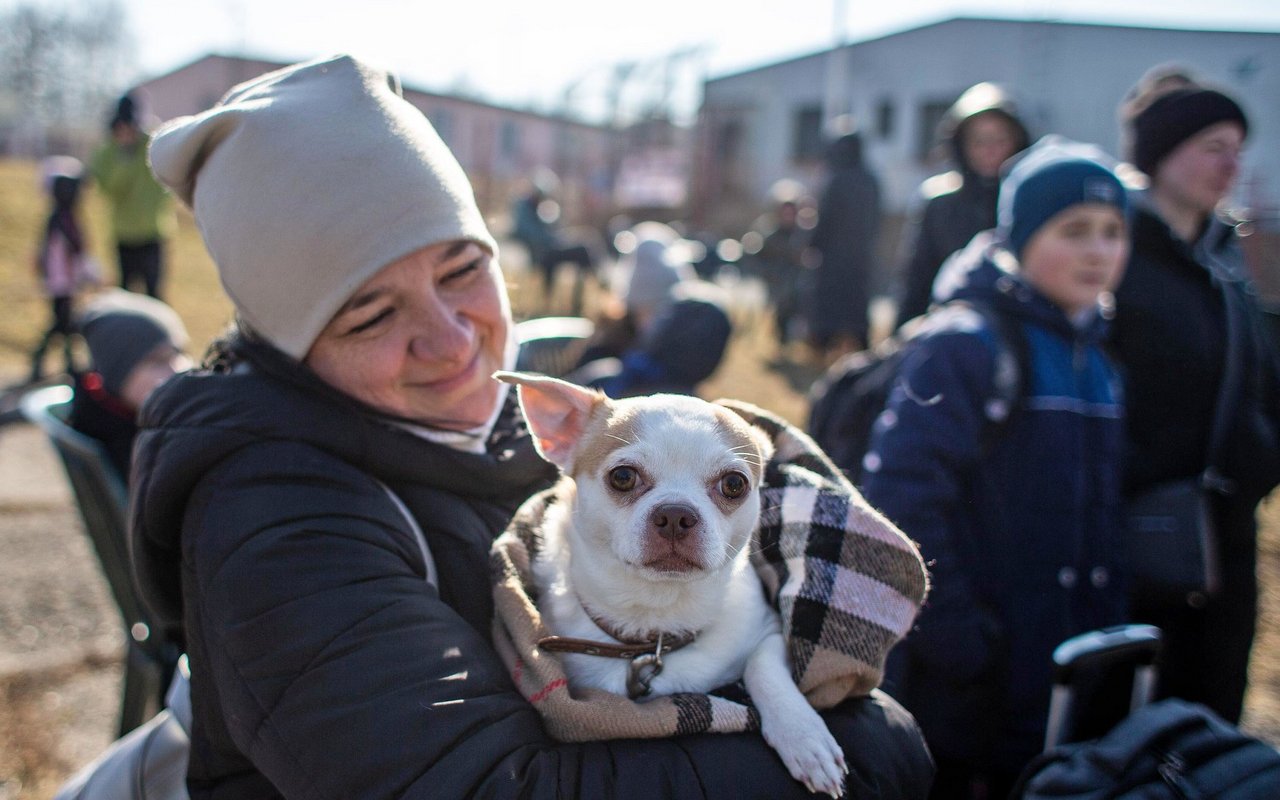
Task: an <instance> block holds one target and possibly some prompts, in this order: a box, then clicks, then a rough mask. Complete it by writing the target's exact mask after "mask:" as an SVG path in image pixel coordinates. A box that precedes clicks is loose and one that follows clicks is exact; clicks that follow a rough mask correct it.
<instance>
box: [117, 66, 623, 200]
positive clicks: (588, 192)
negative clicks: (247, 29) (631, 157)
mask: <svg viewBox="0 0 1280 800" xmlns="http://www.w3.org/2000/svg"><path fill="white" fill-rule="evenodd" d="M283 66H285V64H284V63H282V62H276V61H259V60H254V59H247V58H238V57H233V56H224V55H207V56H205V57H203V58H200V59H198V60H196V61H194V62H192V63H190V64H188V65H186V66H184V67H180V68H178V69H175V70H173V71H172V72H169V73H167V74H164V75H160V76H158V77H155V78H152V79H151V80H148V81H145V82H143V83H141V84H139V85H138V86H137V87H136V90H137V91H138V92H139V93H140V94H141V95H142V102H143V106H144V108H145V109H146V110H147V112H148V113H149V114H150V115H151V116H153V117H154V118H156V119H157V120H159V121H163V120H166V119H170V118H172V117H178V116H183V115H187V114H195V113H198V112H200V111H203V110H204V109H207V108H209V107H211V106H212V105H213V104H214V103H216V102H217V101H218V99H219V98H221V97H222V95H223V94H225V93H226V91H227V90H228V89H230V88H231V87H232V86H234V85H236V84H237V83H240V82H242V81H246V80H249V79H250V78H254V77H256V76H258V75H261V74H263V73H265V72H269V71H271V70H274V69H278V68H280V67H283ZM404 96H405V99H407V100H408V101H409V102H410V103H412V104H413V105H414V106H416V107H417V108H419V109H420V110H421V111H422V112H423V114H425V115H426V116H427V118H428V119H430V120H431V122H432V124H433V125H434V126H435V128H436V130H437V131H438V132H439V133H440V136H441V137H442V138H443V139H444V140H445V142H447V143H448V144H449V146H450V148H451V149H452V150H453V152H454V154H455V155H456V156H457V158H458V161H459V162H460V163H461V164H462V167H463V169H464V170H466V172H467V175H469V176H470V178H471V182H472V184H473V185H474V187H475V190H476V199H477V200H478V201H479V203H480V207H481V209H482V210H483V211H484V212H485V214H486V215H487V216H489V217H490V218H491V219H494V218H497V219H500V218H501V217H502V215H504V214H505V213H506V212H507V211H508V208H509V204H510V201H511V200H512V199H513V198H514V197H515V196H516V194H517V193H518V192H520V191H522V190H523V188H524V186H525V182H526V181H527V179H528V178H529V177H530V176H531V175H532V174H533V173H534V171H535V170H536V169H538V168H540V167H545V168H549V169H551V170H553V171H554V172H555V173H556V174H557V175H558V176H559V177H560V180H561V186H562V188H561V191H562V198H561V201H562V204H563V206H564V217H565V220H566V221H567V222H586V221H597V220H599V219H601V218H602V217H604V216H606V215H607V214H608V213H609V212H610V209H609V205H610V198H609V190H608V187H609V185H610V183H611V175H612V174H613V170H614V166H615V164H616V163H617V160H618V159H620V158H621V153H619V152H618V151H617V149H616V148H617V147H618V146H619V142H618V139H617V137H616V136H615V135H614V132H613V131H612V130H611V129H609V128H606V127H601V126H597V125H588V124H584V123H581V122H576V121H572V120H567V119H563V118H560V117H554V116H548V115H544V114H536V113H532V112H528V111H520V110H516V109H511V108H503V107H501V106H496V105H491V104H488V103H483V102H479V101H475V100H469V99H464V98H459V97H451V96H449V95H442V94H435V93H432V92H426V91H422V90H420V89H415V88H412V87H409V86H405V87H404ZM499 224H500V223H499Z"/></svg>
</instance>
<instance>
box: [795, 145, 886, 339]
mask: <svg viewBox="0 0 1280 800" xmlns="http://www.w3.org/2000/svg"><path fill="white" fill-rule="evenodd" d="M827 168H828V170H829V173H830V175H829V177H828V180H827V186H826V189H824V190H823V192H822V197H821V198H820V199H819V201H818V224H817V226H816V227H815V228H814V231H813V237H812V239H811V240H810V246H811V247H812V248H813V250H814V252H815V253H816V256H817V258H816V262H817V273H816V275H815V277H814V285H813V294H812V296H811V297H810V298H809V337H810V342H811V344H812V345H813V346H814V348H815V349H816V350H817V351H818V353H819V354H820V355H822V356H823V357H824V359H825V360H828V361H829V360H833V359H834V358H836V357H838V356H839V355H840V354H841V353H846V352H850V351H853V350H858V349H860V348H862V347H864V346H866V344H867V333H868V330H869V326H868V310H867V304H868V303H869V302H870V300H871V298H870V295H869V289H868V286H869V285H870V281H871V275H872V271H873V270H874V269H875V255H876V242H877V240H878V238H879V233H880V183H879V181H877V180H876V177H875V175H873V174H872V173H871V170H869V169H868V168H867V166H866V164H865V163H864V161H863V158H862V136H861V135H860V134H859V133H858V132H857V131H854V132H852V133H846V134H844V135H843V136H841V137H840V138H838V139H836V140H835V141H834V142H833V143H832V144H831V147H830V149H829V150H828V151H827Z"/></svg>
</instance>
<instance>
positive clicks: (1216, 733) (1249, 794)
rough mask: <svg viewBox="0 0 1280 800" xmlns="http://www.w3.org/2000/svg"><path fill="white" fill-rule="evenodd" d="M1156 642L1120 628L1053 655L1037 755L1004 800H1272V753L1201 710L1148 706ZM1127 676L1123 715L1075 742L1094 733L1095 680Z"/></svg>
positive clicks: (1150, 635)
mask: <svg viewBox="0 0 1280 800" xmlns="http://www.w3.org/2000/svg"><path fill="white" fill-rule="evenodd" d="M1160 639H1161V634H1160V629H1159V628H1156V627H1153V626H1151V625H1121V626H1116V627H1112V628H1103V629H1100V630H1096V631H1090V632H1088V633H1084V634H1081V635H1080V636H1076V637H1073V638H1071V639H1068V640H1067V641H1065V642H1063V643H1062V644H1061V645H1059V646H1058V647H1057V649H1056V650H1055V651H1054V654H1053V660H1054V686H1053V694H1052V696H1051V699H1050V705H1049V721H1048V724H1047V726H1046V730H1045V749H1044V752H1043V753H1042V754H1041V755H1040V756H1038V757H1036V758H1035V759H1034V760H1032V762H1031V763H1030V764H1028V765H1027V767H1026V769H1025V770H1023V772H1022V775H1021V776H1020V778H1019V779H1018V782H1017V784H1016V785H1015V787H1014V789H1013V792H1012V794H1011V798H1022V800H1048V799H1049V798H1081V800H1083V799H1084V798H1089V799H1090V800H1094V799H1095V798H1096V799H1097V800H1101V799H1102V798H1134V799H1135V800H1137V798H1143V799H1144V800H1146V799H1147V798H1150V799H1152V800H1154V799H1155V798H1169V799H1170V800H1197V799H1198V798H1223V799H1224V800H1276V798H1280V752H1278V751H1277V750H1276V749H1275V748H1273V747H1271V746H1270V745H1268V744H1266V743H1265V742H1262V741H1260V740H1258V739H1256V738H1253V737H1251V736H1248V735H1246V734H1244V733H1243V732H1241V731H1240V730H1239V729H1238V728H1236V727H1235V726H1233V725H1230V724H1228V723H1227V722H1225V721H1224V720H1222V719H1221V718H1219V717H1218V716H1217V715H1215V714H1214V713H1213V712H1212V711H1210V710H1209V709H1207V708H1205V707H1204V706H1201V705H1198V704H1195V703H1188V702H1185V701H1182V700H1177V699H1172V698H1171V699H1167V700H1161V701H1158V702H1154V703H1153V702H1151V700H1152V697H1153V696H1154V693H1155V686H1156V678H1157V663H1158V657H1159V652H1160ZM1129 672H1131V673H1132V683H1131V691H1130V697H1129V709H1128V715H1127V716H1124V717H1123V718H1122V719H1120V720H1119V721H1118V722H1116V723H1115V724H1114V725H1112V726H1110V727H1109V728H1108V729H1107V730H1106V732H1105V733H1104V734H1102V735H1101V736H1100V737H1097V738H1087V736H1085V735H1078V734H1083V733H1084V731H1085V728H1084V726H1083V725H1082V720H1084V719H1085V717H1086V716H1088V717H1092V721H1093V722H1094V723H1095V724H1096V723H1097V720H1098V713H1097V712H1098V711H1099V709H1097V708H1095V707H1090V705H1089V701H1090V699H1091V698H1090V697H1089V696H1088V695H1089V693H1090V692H1094V691H1095V690H1096V688H1097V686H1098V685H1099V681H1098V677H1099V676H1100V675H1104V674H1105V675H1108V676H1115V675H1124V674H1125V673H1129ZM1094 699H1096V698H1094ZM1086 712H1088V713H1086Z"/></svg>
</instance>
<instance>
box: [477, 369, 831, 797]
mask: <svg viewBox="0 0 1280 800" xmlns="http://www.w3.org/2000/svg"><path fill="white" fill-rule="evenodd" d="M495 377H497V378H499V379H501V380H505V381H508V382H510V383H515V384H517V386H518V387H519V390H518V391H519V394H520V402H521V405H522V406H523V408H524V411H525V418H526V419H527V421H528V423H529V428H530V431H531V432H532V434H533V436H534V441H535V442H536V443H537V446H538V450H539V452H540V453H541V454H542V455H543V456H544V457H545V458H546V459H547V460H549V461H552V462H553V463H555V464H557V465H559V466H560V468H561V470H562V471H563V473H564V475H565V478H564V479H563V480H562V483H561V486H560V487H559V490H560V492H561V493H562V495H563V498H564V502H561V503H557V504H554V505H552V506H551V507H550V508H549V509H548V512H547V515H546V517H545V519H544V521H543V522H544V524H543V529H542V533H543V539H544V544H543V550H542V552H541V553H540V555H539V557H538V559H537V560H536V561H535V563H534V564H533V565H532V567H531V568H532V573H533V578H534V581H535V582H536V584H537V586H538V589H539V591H540V599H539V611H540V612H541V613H542V616H543V619H544V621H545V622H546V624H547V627H548V628H549V629H550V630H551V631H552V632H553V633H555V634H557V635H560V636H567V637H574V638H581V639H592V640H595V641H605V642H610V641H615V640H613V639H611V637H610V636H608V635H607V634H605V633H604V632H603V631H602V630H601V628H600V627H599V626H598V625H597V624H596V623H595V622H594V621H592V618H591V614H594V615H595V616H596V617H597V618H599V619H601V620H603V621H605V622H606V623H607V624H608V626H609V627H611V628H613V629H614V630H615V631H616V632H618V633H620V634H621V635H622V636H623V638H631V637H634V638H637V639H642V638H643V637H644V636H646V635H647V634H649V633H651V632H654V631H664V632H669V633H680V632H685V631H692V632H697V638H696V639H695V640H694V641H693V642H692V643H691V644H689V645H687V646H686V647H684V648H682V649H680V650H677V651H675V652H672V653H669V654H667V655H665V656H663V670H662V671H661V672H660V673H659V674H658V675H657V676H656V677H655V678H654V680H653V683H652V692H653V693H654V694H671V693H674V692H707V691H710V690H711V689H714V688H716V687H718V686H723V685H726V684H729V683H732V682H734V681H736V680H738V679H739V678H741V679H742V680H743V682H744V684H745V686H746V688H747V691H748V692H749V693H750V695H751V697H752V700H753V702H754V703H755V705H756V708H757V710H758V711H759V713H760V721H761V729H762V733H763V735H764V737H765V740H766V741H768V742H769V744H770V745H771V746H772V747H773V748H774V750H776V751H777V752H778V754H779V755H780V756H781V757H782V760H783V762H784V763H785V764H786V766H787V768H788V770H789V771H790V772H791V774H792V775H793V776H795V777H796V779H797V780H800V781H802V782H803V783H804V784H805V785H806V786H807V787H808V788H809V790H810V791H812V792H817V791H821V792H825V793H827V794H830V795H831V796H833V797H839V796H840V795H841V794H842V793H843V776H844V774H845V773H846V772H847V768H846V767H845V763H844V755H843V753H842V752H841V750H840V746H839V745H838V744H837V743H836V741H835V739H834V738H833V737H832V736H831V734H830V732H829V731H828V730H827V727H826V724H825V723H824V722H823V721H822V718H821V717H820V716H818V714H817V712H816V711H814V710H813V708H812V707H811V706H810V705H809V704H808V702H807V701H806V700H805V699H804V696H803V695H802V694H801V693H800V691H799V689H798V688H797V687H796V684H795V682H794V681H793V680H792V678H791V672H790V669H789V667H788V665H787V655H786V648H785V644H784V641H783V638H782V627H781V622H780V619H779V617H778V613H777V612H776V611H775V610H774V609H773V608H772V607H771V606H770V605H769V604H768V602H767V600H766V598H765V596H764V591H763V588H762V585H761V583H760V579H759V577H758V576H757V575H756V573H755V570H754V569H753V568H752V566H751V564H750V561H749V553H748V547H749V546H750V544H751V540H752V533H753V532H754V530H755V527H756V524H757V522H758V519H759V513H760V498H759V485H760V479H761V475H762V471H763V465H764V462H765V461H767V460H768V458H769V456H770V455H771V453H772V445H771V443H770V442H769V441H768V439H767V437H766V436H765V435H764V433H763V432H762V431H760V430H759V429H757V428H755V427H753V426H751V425H749V424H747V423H746V421H744V420H743V419H741V418H740V417H738V416H737V415H736V414H734V413H733V412H731V411H729V410H727V409H724V408H720V407H717V406H713V405H712V404H710V403H707V402H705V401H702V400H698V399H696V398H692V397H684V396H676V395H655V396H652V397H645V398H634V399H628V400H616V401H615V400H609V399H608V398H605V397H604V396H603V395H601V394H600V393H598V392H591V391H589V390H586V389H583V388H581V387H578V386H574V385H572V384H569V383H565V382H563V381H558V380H554V379H551V378H545V377H541V376H533V375H524V374H519V373H497V374H496V375H495ZM619 467H623V468H627V469H630V470H632V471H633V473H632V474H634V475H635V476H636V477H637V485H636V487H635V488H633V489H630V490H627V491H620V490H619V489H618V488H617V486H615V485H611V474H612V473H613V471H614V470H616V469H618V468H619ZM622 474H623V476H624V477H625V476H626V473H625V472H624V473H622ZM729 475H737V476H740V477H743V478H745V479H746V481H747V483H748V484H749V486H748V488H747V489H746V491H745V492H743V493H742V494H741V495H740V496H738V497H736V498H734V497H730V496H728V495H729V494H733V492H732V489H735V488H740V487H741V484H737V483H731V484H730V486H729V488H730V490H731V491H730V492H729V493H728V494H726V492H725V487H726V484H725V483H724V480H725V478H726V476H729ZM729 480H730V481H735V480H736V479H733V478H730V479H729ZM624 483H625V482H624ZM672 509H675V510H676V511H675V512H674V516H673V517H672V518H680V519H683V520H684V521H686V522H693V521H694V520H695V519H696V520H697V524H695V525H692V526H691V527H689V529H688V531H687V532H686V533H685V534H684V535H681V536H675V535H673V534H672V532H671V529H670V528H668V529H667V530H668V534H667V535H662V534H661V533H660V530H659V527H660V526H659V525H658V523H657V522H656V520H661V519H663V516H664V514H666V512H667V511H670V510H672ZM684 512H692V514H691V515H689V514H685V513H684ZM655 515H656V516H655ZM667 516H672V515H667ZM584 605H585V608H584ZM587 609H590V614H589V613H588V611H587ZM562 659H563V662H564V666H565V671H566V673H567V674H568V676H569V680H570V683H571V684H572V685H574V686H579V687H595V688H600V689H605V690H608V691H611V692H616V693H619V694H624V695H625V694H626V693H627V676H628V670H629V669H630V663H629V662H628V661H627V660H626V659H616V658H606V657H601V656H592V655H584V654H567V653H566V654H562Z"/></svg>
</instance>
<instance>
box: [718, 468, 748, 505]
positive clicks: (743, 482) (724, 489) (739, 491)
mask: <svg viewBox="0 0 1280 800" xmlns="http://www.w3.org/2000/svg"><path fill="white" fill-rule="evenodd" d="M749 486H750V484H748V483H747V476H745V475H743V474H742V473H741V472H730V473H728V474H727V475H725V476H724V477H723V478H721V479H720V493H721V494H723V495H724V496H725V497H727V498H729V499H730V500H737V499H738V498H739V497H742V496H743V495H744V494H746V493H747V489H748V488H749Z"/></svg>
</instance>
